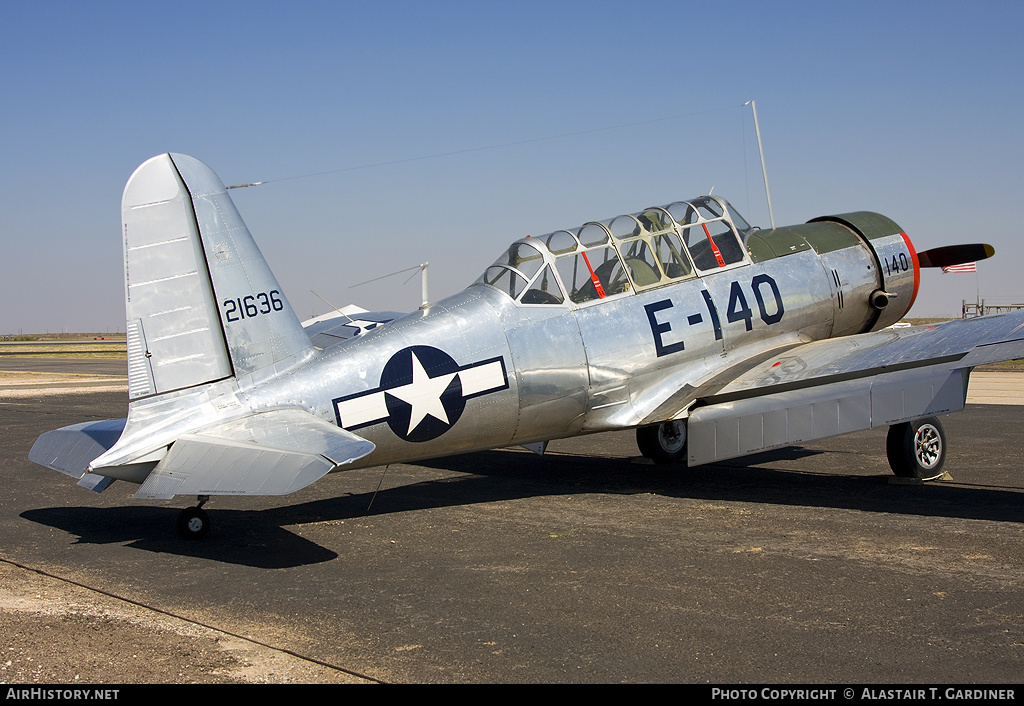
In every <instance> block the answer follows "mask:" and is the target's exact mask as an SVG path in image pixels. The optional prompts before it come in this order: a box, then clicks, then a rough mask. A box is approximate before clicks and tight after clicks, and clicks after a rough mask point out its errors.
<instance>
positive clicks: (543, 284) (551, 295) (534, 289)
mask: <svg viewBox="0 0 1024 706" xmlns="http://www.w3.org/2000/svg"><path fill="white" fill-rule="evenodd" d="M519 301H520V302H522V303H523V304H561V303H562V302H563V301H565V296H564V295H563V294H562V288H561V287H559V286H558V280H557V279H556V278H555V275H554V273H553V272H552V271H551V265H546V266H545V267H544V269H543V270H541V272H540V275H538V277H537V278H536V279H535V280H533V284H532V285H530V288H529V289H527V290H526V293H524V294H523V298H522V299H520V300H519Z"/></svg>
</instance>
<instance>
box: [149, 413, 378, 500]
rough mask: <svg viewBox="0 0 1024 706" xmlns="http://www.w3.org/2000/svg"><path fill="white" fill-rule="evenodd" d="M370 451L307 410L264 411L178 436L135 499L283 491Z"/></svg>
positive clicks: (366, 444) (360, 440)
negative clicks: (194, 432)
mask: <svg viewBox="0 0 1024 706" xmlns="http://www.w3.org/2000/svg"><path fill="white" fill-rule="evenodd" d="M373 449H374V445H373V444H372V443H371V442H369V441H367V440H365V439H363V438H361V437H359V436H356V435H355V434H352V433H351V432H347V431H345V430H343V429H340V428H338V427H336V426H334V425H333V424H330V423H328V422H325V421H323V420H321V419H318V418H317V417H315V416H313V415H312V414H309V413H307V412H304V411H301V410H296V409H285V410H273V411H269V412H263V413H260V414H254V415H251V416H249V417H245V418H242V419H239V420H234V421H231V422H224V423H220V424H217V425H215V426H213V427H208V428H206V429H203V430H201V431H200V432H199V433H196V434H186V435H184V436H181V437H179V438H178V440H177V441H175V442H174V444H173V445H172V446H171V450H170V452H169V453H168V454H167V456H166V457H165V458H164V459H163V460H162V461H161V462H160V463H159V464H158V465H157V466H156V468H154V469H153V471H152V472H151V473H150V474H149V477H148V478H147V479H146V481H145V483H143V484H142V487H141V488H139V490H138V492H137V493H136V494H135V497H136V498H149V499H161V500H166V499H169V498H172V497H174V496H175V495H287V494H288V493H293V492H295V491H297V490H300V489H302V488H305V487H306V486H307V485H309V484H311V483H313V482H314V481H316V480H318V479H320V478H322V477H323V476H325V475H326V474H327V473H329V472H330V471H331V470H332V469H334V468H335V467H337V466H341V465H344V464H346V463H350V462H352V461H355V460H356V459H359V458H362V457H363V456H365V455H367V454H369V453H370V452H371V451H373Z"/></svg>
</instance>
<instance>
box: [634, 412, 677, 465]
mask: <svg viewBox="0 0 1024 706" xmlns="http://www.w3.org/2000/svg"><path fill="white" fill-rule="evenodd" d="M636 445H637V446H638V447H639V449H640V453H641V454H643V455H644V456H646V457H647V458H649V459H651V460H652V461H654V462H655V463H686V420H684V419H677V420H674V421H670V422H662V423H661V424H655V425H654V426H649V427H637V430H636Z"/></svg>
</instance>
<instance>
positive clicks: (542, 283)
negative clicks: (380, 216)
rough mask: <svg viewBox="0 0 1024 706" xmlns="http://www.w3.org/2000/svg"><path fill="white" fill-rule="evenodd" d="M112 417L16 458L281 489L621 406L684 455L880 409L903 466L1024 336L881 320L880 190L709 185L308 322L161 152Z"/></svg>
mask: <svg viewBox="0 0 1024 706" xmlns="http://www.w3.org/2000/svg"><path fill="white" fill-rule="evenodd" d="M122 216H123V231H122V237H123V241H124V273H125V301H126V311H127V334H128V342H127V349H128V397H129V408H128V417H127V419H120V420H109V421H103V422H86V423H83V424H76V425H73V426H70V427H65V428H63V429H58V430H55V431H51V432H47V433H45V434H43V435H41V436H40V437H39V439H38V440H37V441H36V443H35V445H34V446H33V447H32V450H31V452H30V453H29V458H30V459H31V460H32V461H34V462H36V463H38V464H41V465H43V466H46V467H48V468H52V469H54V470H57V471H60V472H62V473H65V474H67V475H70V476H72V477H73V478H77V479H79V485H81V486H83V487H85V488H89V489H92V490H94V491H97V492H102V491H103V490H104V489H105V488H107V487H108V486H109V485H110V484H111V483H112V482H113V481H115V480H124V481H128V482H130V483H135V484H138V485H139V488H138V490H137V491H136V492H135V495H134V497H135V498H139V499H169V498H172V497H174V496H176V495H189V496H196V497H197V498H198V504H197V505H195V506H192V507H189V508H187V509H185V510H183V511H182V513H181V515H180V517H179V520H178V529H179V532H180V533H181V534H182V535H183V536H184V537H186V538H199V537H202V536H204V535H205V534H206V533H207V531H208V529H209V517H208V515H207V514H206V512H205V511H204V510H203V509H202V506H203V504H204V503H205V502H206V501H207V500H208V499H209V497H210V496H213V495H282V494H286V493H291V492H294V491H296V490H299V489H300V488H303V487H305V486H307V485H309V484H310V483H313V482H314V481H316V480H318V479H319V478H321V477H323V476H324V475H326V474H327V473H330V472H337V471H344V470H348V469H355V468H363V467H367V466H376V465H384V464H389V463H397V462H410V461H417V460H421V459H428V458H433V457H439V456H447V455H452V454H459V453H467V452H472V451H479V450H483V449H492V448H500V447H508V446H516V445H522V446H525V447H527V448H530V449H532V450H534V451H536V452H538V453H543V451H544V448H545V446H546V445H547V442H548V441H550V440H552V439H559V438H565V437H571V436H575V435H580V434H590V433H595V432H602V431H608V430H622V429H629V428H635V429H636V437H637V443H638V446H639V448H640V451H641V453H642V454H643V455H645V456H647V457H649V458H651V459H653V460H654V461H655V462H659V463H680V464H685V463H688V464H689V465H691V466H693V465H698V464H705V463H711V462H715V461H719V460H722V459H728V458H733V457H737V456H742V455H745V454H751V453H755V452H758V451H762V450H765V449H772V448H777V447H782V446H788V445H793V444H800V443H804V442H808V441H810V440H813V439H818V438H822V437H827V436H830V435H835V434H843V433H847V432H853V431H858V430H863V429H869V428H874V427H880V426H888V427H889V432H888V437H887V444H886V448H887V455H888V458H889V461H890V465H891V466H892V470H893V471H894V472H895V473H896V474H897V475H900V476H908V477H912V478H920V479H932V478H936V477H938V476H939V475H940V474H941V472H942V466H943V462H944V459H945V455H946V440H945V436H944V432H943V430H942V426H941V424H940V423H939V421H938V419H937V418H936V417H937V416H938V415H941V414H946V413H949V412H954V411H957V410H960V409H963V407H964V405H965V399H966V391H967V382H968V376H969V375H970V373H971V370H972V369H973V368H974V366H976V365H979V364H982V363H988V362H994V361H999V360H1007V359H1012V358H1019V357H1024V315H1002V316H992V317H983V318H979V319H973V320H965V321H953V322H947V323H944V324H938V325H929V326H918V327H911V328H891V327H892V326H893V324H896V323H897V322H898V321H899V320H900V319H901V318H902V317H903V315H904V314H906V312H907V311H908V310H909V309H910V307H911V305H912V304H913V302H914V298H915V296H916V294H917V291H918V285H919V282H920V276H921V268H922V267H934V266H939V265H946V264H955V263H959V262H965V261H972V260H977V259H982V258H985V257H988V256H990V255H992V253H993V249H992V248H991V246H988V245H962V246H952V247H949V248H937V249H933V250H929V251H925V252H921V253H917V252H916V251H915V249H914V247H913V245H912V244H911V242H910V239H909V238H908V237H907V235H906V234H905V233H904V231H903V229H902V228H900V226H898V225H897V224H896V223H894V222H893V221H891V220H890V219H888V218H886V217H885V216H882V215H879V214H877V213H871V212H864V211H862V212H855V213H847V214H843V215H837V216H825V217H822V218H815V219H814V220H812V221H810V222H808V223H806V224H804V225H797V226H792V227H784V228H773V229H770V230H761V229H758V228H755V227H752V226H751V225H750V224H748V223H747V222H746V221H745V220H744V219H743V218H742V217H741V216H740V215H739V214H738V213H737V212H736V210H735V209H733V207H732V206H730V205H729V203H727V202H726V201H725V200H723V199H721V198H718V197H712V196H702V197H699V198H695V199H691V200H688V201H677V202H675V203H672V204H669V205H667V206H661V207H656V208H648V209H646V210H644V211H641V212H638V213H634V214H629V215H622V216H618V217H615V218H611V219H608V220H603V221H593V222H589V223H586V224H584V225H583V226H581V227H578V228H573V229H569V230H557V231H554V232H552V233H548V234H546V235H542V236H539V237H526V238H523V239H521V240H517V241H516V242H514V243H512V245H511V246H509V247H508V248H506V249H505V250H504V251H502V253H501V256H500V257H499V258H498V259H497V260H496V261H495V262H494V264H493V265H491V266H490V267H488V268H487V269H486V270H485V271H484V273H483V275H481V277H480V278H479V279H477V280H476V281H475V282H473V283H472V284H471V285H470V286H469V287H468V288H467V289H466V290H465V291H463V292H461V293H459V294H456V295H454V296H451V297H448V298H447V299H444V300H442V301H440V302H437V303H435V304H431V305H429V306H427V307H425V308H423V309H421V310H418V311H414V312H412V313H409V314H395V313H387V312H383V313H377V314H372V313H369V312H362V313H356V314H355V318H353V317H352V316H346V315H341V314H340V313H339V314H338V315H337V316H335V317H333V318H332V317H326V318H325V317H320V318H319V319H317V320H314V321H313V322H307V325H306V326H305V327H304V326H303V324H302V323H301V322H300V321H299V319H298V318H297V317H296V315H295V313H294V311H293V310H292V307H291V306H290V305H289V303H288V300H287V298H286V297H285V295H284V293H283V292H282V290H281V287H280V285H279V284H278V283H277V281H276V280H275V278H274V275H273V274H272V273H271V271H270V268H269V267H268V266H267V263H266V261H265V260H264V259H263V256H262V255H261V254H260V251H259V249H258V248H257V247H256V244H255V242H254V241H253V238H252V236H251V235H250V234H249V231H248V229H247V228H246V226H245V224H244V223H243V222H242V219H241V217H240V216H239V214H238V212H237V211H236V209H235V207H234V204H233V203H232V201H231V198H230V197H229V196H228V193H227V191H226V189H225V187H224V185H223V184H222V183H221V181H220V180H219V179H218V177H217V176H216V175H215V174H214V173H213V171H212V170H211V169H210V168H209V167H207V166H206V165H205V164H203V163H202V162H199V161H198V160H196V159H194V158H192V157H187V156H184V155H179V154H164V155H160V156H157V157H154V158H152V159H150V160H148V161H147V162H145V163H144V164H142V165H141V166H140V167H139V168H138V169H137V170H136V171H135V173H134V174H133V175H132V177H131V178H130V179H129V181H128V184H127V186H126V187H125V190H124V196H123V201H122Z"/></svg>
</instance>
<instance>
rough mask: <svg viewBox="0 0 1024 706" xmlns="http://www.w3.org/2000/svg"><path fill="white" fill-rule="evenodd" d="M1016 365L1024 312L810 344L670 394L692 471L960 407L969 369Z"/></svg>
mask: <svg viewBox="0 0 1024 706" xmlns="http://www.w3.org/2000/svg"><path fill="white" fill-rule="evenodd" d="M1021 357H1024V313H1015V314H1006V315H1002V316H991V317H983V318H978V319H968V320H962V321H949V322H946V323H943V324H937V325H930V326H916V327H910V328H902V329H888V330H884V331H879V332H877V333H872V334H863V335H857V336H848V337H844V338H836V339H829V340H825V341H816V342H813V343H806V344H802V345H796V346H792V347H788V348H785V349H783V350H781V351H775V352H772V353H769V354H767V355H762V356H761V357H760V359H759V360H756V361H751V360H747V361H744V362H743V363H742V364H739V365H735V366H733V367H732V368H731V369H729V370H727V371H724V372H723V373H720V374H719V375H717V376H715V378H714V379H711V380H709V381H707V382H705V383H704V384H702V385H699V386H695V387H688V388H683V389H680V390H678V391H677V392H676V393H675V394H673V395H672V396H670V397H669V398H668V399H666V400H665V401H664V402H662V403H661V404H660V405H658V406H657V408H656V409H655V411H654V412H653V413H652V414H651V415H649V416H648V417H647V418H645V419H644V422H643V423H644V424H648V423H655V422H660V421H664V420H667V419H672V418H679V417H682V416H687V415H686V412H687V410H689V414H688V416H689V421H688V423H687V424H688V439H689V440H688V445H689V462H690V463H691V464H692V465H698V464H701V463H709V462H712V461H718V460H723V459H727V458H733V457H736V456H743V455H746V454H750V453H755V452H757V451H761V450H765V449H770V448H777V447H780V446H787V445H790V444H797V443H803V442H806V441H810V440H812V439H819V438H824V437H827V436H833V435H836V434H845V433H848V432H852V431H860V430H863V429H870V428H874V427H879V426H888V425H891V424H896V423H899V422H903V421H909V420H912V419H920V418H922V417H927V416H934V415H939V414H946V413H949V412H955V411H958V410H961V409H963V407H964V405H965V401H966V397H967V382H968V377H969V375H970V372H971V370H972V369H973V368H974V366H976V365H981V364H984V363H992V362H998V361H1002V360H1011V359H1014V358H1021Z"/></svg>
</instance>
